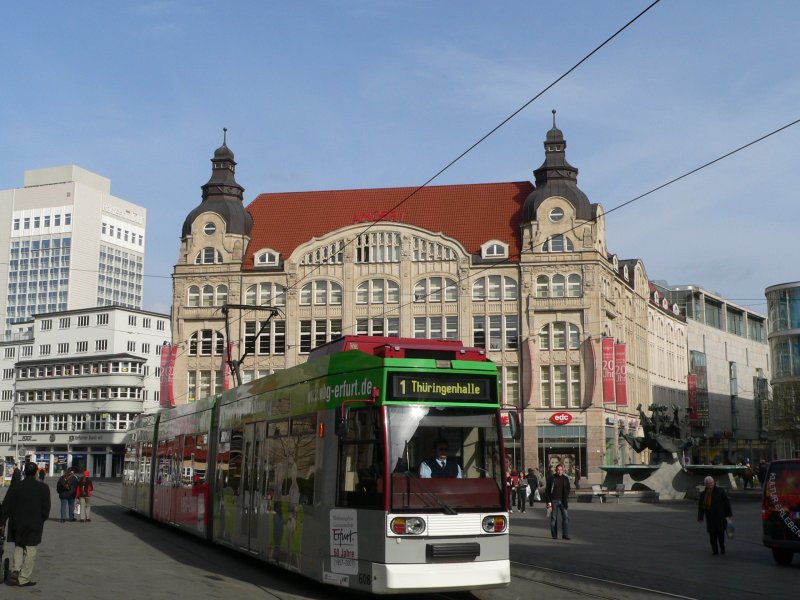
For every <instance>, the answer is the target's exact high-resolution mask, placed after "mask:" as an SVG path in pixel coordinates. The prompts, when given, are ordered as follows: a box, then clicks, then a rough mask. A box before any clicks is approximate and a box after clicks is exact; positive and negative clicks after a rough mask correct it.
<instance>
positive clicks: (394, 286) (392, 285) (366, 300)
mask: <svg viewBox="0 0 800 600" xmlns="http://www.w3.org/2000/svg"><path fill="white" fill-rule="evenodd" d="M399 302H400V284H398V283H397V282H396V281H392V280H391V279H370V280H368V281H362V282H361V283H360V284H358V287H357V288H356V304H397V303H399Z"/></svg>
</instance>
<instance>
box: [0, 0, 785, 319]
mask: <svg viewBox="0 0 800 600" xmlns="http://www.w3.org/2000/svg"><path fill="white" fill-rule="evenodd" d="M650 3H651V2H650V1H635V0H626V1H621V0H620V1H611V0H607V1H601V0H550V1H545V0H539V1H535V2H534V1H532V0H524V1H507V2H503V1H500V0H498V1H496V2H486V1H473V0H458V1H456V0H450V1H443V0H442V1H435V0H424V1H423V0H403V1H401V0H339V1H337V2H334V1H325V2H323V1H314V0H306V1H305V2H272V1H267V0H263V1H261V0H250V1H245V0H239V1H234V0H230V1H227V2H219V1H215V2H210V1H206V0H163V1H153V2H148V1H144V0H140V1H137V2H113V3H112V2H106V1H88V0H87V1H82V2H69V3H66V2H45V1H38V2H15V3H10V4H8V5H7V6H5V7H4V10H3V17H4V22H5V24H6V27H4V28H3V35H2V36H0V55H2V56H3V57H4V60H3V69H2V79H0V139H2V140H3V144H4V151H3V153H2V156H3V160H2V161H0V189H10V188H16V187H22V185H23V173H24V171H25V170H27V169H36V168H44V167H52V166H60V165H68V164H75V165H78V166H80V167H82V168H84V169H88V170H90V171H93V172H95V173H98V174H100V175H102V176H104V177H107V178H109V179H110V180H111V191H112V194H113V195H115V196H117V197H120V198H123V199H125V200H128V201H130V202H133V203H135V204H139V205H141V206H144V207H146V208H147V242H146V258H145V274H146V277H145V294H144V307H143V308H145V309H146V310H152V311H156V312H165V313H168V312H169V310H170V304H171V294H172V292H171V279H170V276H171V273H172V269H173V265H174V264H175V261H176V260H177V256H178V250H179V246H180V232H181V226H182V224H183V220H184V219H185V217H186V215H187V214H188V213H189V212H190V211H191V210H192V209H193V208H194V207H195V206H197V205H198V204H199V203H200V200H201V190H200V186H202V185H203V184H204V183H205V182H206V181H208V179H209V176H210V174H211V163H210V159H211V157H212V155H213V152H214V150H215V149H216V148H217V147H218V146H220V145H221V143H222V128H223V127H227V128H228V146H229V147H230V148H231V150H232V151H233V152H234V153H235V156H236V161H237V163H238V166H237V174H236V177H237V181H238V182H239V184H241V185H242V186H243V187H244V188H245V203H249V202H251V201H252V200H253V199H255V197H256V196H257V195H258V194H260V193H267V192H283V191H309V190H325V189H351V188H376V187H404V186H410V187H413V186H418V185H421V184H422V183H424V182H426V181H427V180H428V179H429V178H431V177H432V176H433V175H434V174H435V173H437V172H438V171H439V170H440V169H442V168H443V167H444V166H445V165H447V164H448V163H450V161H452V160H453V159H455V158H456V157H457V156H459V154H461V153H462V152H463V151H464V150H466V149H467V148H469V147H470V146H471V145H472V144H473V143H475V142H476V141H478V140H479V139H480V138H481V137H482V136H484V135H485V134H486V133H488V132H489V131H491V130H492V129H493V128H494V127H496V126H497V125H498V124H500V123H501V122H502V121H503V120H504V119H506V118H507V117H509V115H511V114H512V113H514V111H516V110H517V109H518V108H520V107H521V106H522V105H523V104H525V103H526V102H528V101H529V100H531V99H532V98H533V97H535V96H536V95H537V94H539V92H541V91H542V90H543V89H545V88H546V87H547V86H548V85H549V84H550V83H552V82H553V81H554V80H556V79H557V78H558V77H560V76H561V75H562V74H564V73H565V72H567V71H568V70H569V69H570V68H571V67H573V66H574V65H575V64H576V63H577V62H578V61H580V60H581V59H582V58H583V57H584V56H586V55H587V54H588V53H589V52H591V51H592V50H593V49H595V48H596V47H597V46H598V45H600V44H601V43H602V42H603V41H605V40H606V39H607V38H608V37H609V36H611V35H612V34H613V33H614V32H616V31H617V30H618V29H620V28H621V27H622V26H623V25H625V24H626V23H627V22H628V21H630V20H631V19H633V18H634V17H635V16H636V15H637V14H639V13H640V12H641V11H642V10H644V9H645V8H646V7H647V6H648V5H649V4H650ZM798 23H800V3H797V2H796V1H794V0H786V1H778V0H763V1H758V2H756V1H755V0H751V1H743V0H706V1H703V2H697V1H695V0H661V2H659V3H658V4H656V6H654V7H653V8H652V9H650V10H649V11H648V12H647V13H646V14H645V15H643V16H642V17H641V18H639V19H638V20H637V21H636V22H635V23H633V24H632V25H631V26H630V27H629V28H627V29H626V30H625V31H623V32H622V33H621V34H619V35H618V36H617V37H616V38H614V39H613V40H612V41H611V42H609V43H608V44H607V45H606V46H604V47H603V48H602V49H600V50H599V51H598V52H597V53H596V54H594V55H593V56H592V57H591V58H589V59H588V60H587V61H586V62H584V63H583V64H582V65H581V66H580V67H578V68H577V69H576V70H575V71H573V72H572V73H571V74H570V75H568V76H567V77H566V78H564V79H563V80H561V81H560V82H559V83H557V84H556V85H555V86H554V87H552V88H551V89H550V90H548V91H547V92H546V93H544V94H543V95H542V96H541V97H540V98H539V99H537V100H535V101H534V102H532V103H530V105H529V106H527V107H526V108H525V109H524V110H522V111H521V112H520V113H519V114H518V115H516V116H515V117H514V118H512V119H511V120H509V121H508V122H507V123H506V124H505V125H503V126H502V127H501V128H500V129H499V130H497V131H496V132H495V133H493V134H492V135H491V136H489V137H488V138H487V139H486V140H485V141H484V142H482V143H481V144H480V145H478V146H477V147H476V148H475V149H473V150H472V151H471V152H470V153H469V154H467V155H466V156H465V157H464V158H462V159H460V160H459V161H458V162H456V163H455V164H454V165H453V166H452V167H450V168H449V169H447V170H446V171H445V172H444V173H443V174H442V175H440V176H439V177H438V178H437V179H435V180H434V182H433V184H436V185H447V184H467V183H492V182H507V181H532V180H533V174H532V172H533V170H534V169H536V168H538V167H539V166H540V165H541V164H542V162H543V160H544V149H543V146H542V143H543V141H544V137H545V134H546V132H547V130H548V129H549V128H550V127H551V126H552V115H551V110H552V109H556V110H557V111H558V112H557V124H558V127H559V128H560V129H561V130H562V131H563V133H564V137H565V139H566V141H567V159H568V161H569V162H570V163H571V164H572V165H574V166H575V167H577V168H578V169H579V175H578V185H579V186H580V188H581V189H582V190H583V191H584V192H585V193H586V194H587V196H588V197H589V200H590V201H591V202H593V203H600V204H601V205H602V206H603V208H604V210H605V211H606V212H607V213H609V212H610V214H608V216H607V218H606V226H607V240H608V248H609V250H610V251H611V252H614V253H616V254H617V255H618V256H619V257H620V259H629V258H640V259H642V260H643V262H644V264H645V269H646V272H647V275H648V277H649V278H650V279H651V280H666V281H668V282H669V283H670V284H673V285H678V284H697V285H700V286H702V287H704V288H706V289H708V290H712V291H715V292H717V293H719V294H720V295H722V296H723V297H726V298H728V299H730V300H732V301H733V302H735V303H737V304H740V305H743V306H747V307H748V308H750V309H751V310H755V311H757V312H761V313H764V312H766V302H765V301H764V289H765V288H766V287H768V286H770V285H775V284H778V283H784V282H788V281H797V280H800V276H798V272H797V268H796V267H795V264H794V258H793V257H794V256H795V254H794V251H793V250H792V248H793V247H795V244H796V242H792V240H793V239H796V236H797V225H798V220H797V216H796V215H797V208H796V207H797V204H798V193H797V187H798V179H799V174H800V168H798V157H800V124H797V125H793V126H791V127H789V128H787V129H785V130H784V131H782V132H780V133H778V134H775V135H773V136H771V137H769V138H768V139H766V140H764V141H762V142H760V143H758V144H755V145H753V146H751V147H749V148H747V149H745V150H743V151H741V152H739V153H737V154H735V155H733V156H731V157H729V158H726V159H724V160H721V161H720V162H718V163H716V164H714V165H712V166H710V167H708V168H706V169H703V170H701V171H699V172H697V173H695V174H693V175H691V176H688V177H686V178H684V179H682V180H680V181H679V182H677V183H674V184H671V185H669V186H666V187H665V188H663V189H661V190H659V191H657V192H655V193H653V194H651V195H649V196H646V197H645V198H642V199H640V200H637V201H636V202H633V203H632V204H629V205H627V206H624V207H622V208H620V209H619V210H616V211H615V210H613V209H614V208H615V207H618V206H620V205H622V204H624V203H626V202H628V201H630V200H631V199H633V198H635V197H637V196H639V195H640V194H644V193H646V192H648V191H650V190H652V189H654V188H656V187H658V186H660V185H662V184H664V183H666V182H668V181H670V180H672V179H674V178H676V177H679V176H681V175H683V174H685V173H688V172H689V171H692V170H693V169H695V168H697V167H699V166H701V165H703V164H705V163H707V162H709V161H712V160H714V159H716V158H718V157H720V156H723V155H725V154H726V153H728V152H730V151H731V150H734V149H736V148H738V147H740V146H742V145H744V144H747V143H748V142H751V141H753V140H756V139H758V138H760V137H761V136H763V135H765V134H767V133H770V132H772V131H774V130H776V129H778V128H780V127H783V126H785V125H787V124H789V123H792V122H794V121H796V120H797V119H800V69H798V68H797V65H798V52H799V51H798V46H797V42H796V40H797V27H798ZM299 208H301V207H299ZM454 210H457V207H454ZM476 226H479V224H476Z"/></svg>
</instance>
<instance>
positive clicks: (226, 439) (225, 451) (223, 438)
mask: <svg viewBox="0 0 800 600" xmlns="http://www.w3.org/2000/svg"><path fill="white" fill-rule="evenodd" d="M230 454H231V432H230V429H227V430H220V432H219V444H218V446H217V485H218V486H219V487H218V489H219V491H220V492H221V491H222V490H223V489H224V488H226V487H228V463H229V462H230Z"/></svg>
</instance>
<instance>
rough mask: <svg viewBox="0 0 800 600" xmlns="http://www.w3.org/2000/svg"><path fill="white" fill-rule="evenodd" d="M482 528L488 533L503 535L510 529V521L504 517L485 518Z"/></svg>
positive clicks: (492, 516)
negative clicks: (507, 528)
mask: <svg viewBox="0 0 800 600" xmlns="http://www.w3.org/2000/svg"><path fill="white" fill-rule="evenodd" d="M481 526H482V527H483V530H484V531H485V532H486V533H503V532H504V531H505V530H506V527H508V521H506V518H505V517H504V516H503V515H490V516H488V517H483V522H482V523H481Z"/></svg>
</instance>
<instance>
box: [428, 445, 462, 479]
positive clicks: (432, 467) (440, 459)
mask: <svg viewBox="0 0 800 600" xmlns="http://www.w3.org/2000/svg"><path fill="white" fill-rule="evenodd" d="M448 450H449V448H448V445H447V440H445V439H442V438H437V439H436V440H434V442H433V451H434V455H433V456H432V457H431V458H429V459H427V460H424V461H422V464H421V465H420V466H419V476H420V477H423V478H429V477H456V478H458V479H461V477H463V473H462V472H461V465H459V464H458V462H457V461H456V460H455V459H449V458H448V456H447V453H448Z"/></svg>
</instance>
